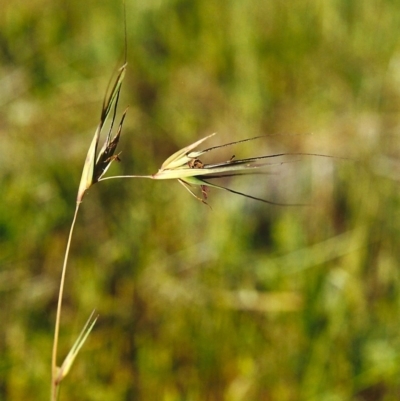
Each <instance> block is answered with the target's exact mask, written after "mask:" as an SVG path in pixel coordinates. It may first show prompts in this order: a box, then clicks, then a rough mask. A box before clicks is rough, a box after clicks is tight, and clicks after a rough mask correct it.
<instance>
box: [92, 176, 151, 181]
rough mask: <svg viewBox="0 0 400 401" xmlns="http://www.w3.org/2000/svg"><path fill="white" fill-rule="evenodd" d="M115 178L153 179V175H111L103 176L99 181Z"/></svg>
mask: <svg viewBox="0 0 400 401" xmlns="http://www.w3.org/2000/svg"><path fill="white" fill-rule="evenodd" d="M115 178H150V179H154V176H152V175H113V176H111V177H104V178H100V179H99V182H100V181H105V180H114V179H115Z"/></svg>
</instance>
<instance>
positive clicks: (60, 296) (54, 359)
mask: <svg viewBox="0 0 400 401" xmlns="http://www.w3.org/2000/svg"><path fill="white" fill-rule="evenodd" d="M80 204H81V202H77V203H76V208H75V213H74V217H73V219H72V223H71V228H70V230H69V235H68V241H67V247H66V249H65V255H64V263H63V267H62V272H61V281H60V288H59V291H58V301H57V315H56V322H55V328H54V340H53V353H52V358H51V395H50V400H51V401H56V399H57V393H58V388H59V387H58V385H59V381H58V380H57V376H58V367H57V350H58V338H59V332H60V321H61V308H62V300H63V294H64V284H65V274H66V271H67V263H68V256H69V250H70V247H71V242H72V234H73V231H74V227H75V222H76V217H77V215H78V210H79V206H80Z"/></svg>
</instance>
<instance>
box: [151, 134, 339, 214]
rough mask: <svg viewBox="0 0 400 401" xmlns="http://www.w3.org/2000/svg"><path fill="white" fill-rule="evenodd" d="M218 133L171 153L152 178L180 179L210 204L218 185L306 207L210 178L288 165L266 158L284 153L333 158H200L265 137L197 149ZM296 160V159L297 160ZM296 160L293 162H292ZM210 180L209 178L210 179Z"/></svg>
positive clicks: (224, 188) (237, 193) (221, 187)
mask: <svg viewBox="0 0 400 401" xmlns="http://www.w3.org/2000/svg"><path fill="white" fill-rule="evenodd" d="M213 135H215V134H211V135H209V136H207V137H205V138H202V139H200V140H199V141H197V142H194V143H192V144H191V145H189V146H186V147H185V148H183V149H181V150H179V151H178V152H176V153H174V154H173V155H172V156H170V157H169V158H168V159H167V160H165V162H164V163H163V164H162V166H161V168H160V169H159V170H158V172H157V173H156V174H154V175H153V176H151V178H153V179H155V180H168V179H177V180H178V181H179V182H180V183H181V184H182V185H183V186H184V187H185V188H186V189H187V190H188V191H189V192H190V193H191V194H192V195H193V196H194V197H195V198H196V199H198V200H200V201H201V202H203V203H205V204H207V202H206V200H207V197H208V188H209V187H212V188H217V189H222V190H225V191H228V192H231V193H234V194H236V195H241V196H245V197H247V198H250V199H254V200H258V201H261V202H265V203H269V204H272V205H279V206H304V204H302V205H300V204H282V203H277V202H272V201H269V200H266V199H262V198H257V197H255V196H251V195H248V194H244V193H242V192H238V191H235V190H233V189H230V188H227V187H223V186H220V185H216V184H214V183H210V182H209V180H211V179H216V178H222V177H232V176H236V175H243V174H255V173H256V171H255V170H257V169H260V168H262V167H266V166H271V165H277V164H284V163H288V162H287V161H280V162H267V161H265V160H266V159H271V158H276V157H281V156H288V155H291V156H304V155H309V156H322V157H332V156H327V155H320V154H313V153H279V154H272V155H266V156H257V157H250V158H246V159H236V158H235V156H232V157H231V158H230V159H229V160H226V161H223V162H220V163H214V164H205V163H203V162H202V161H201V160H200V159H199V156H201V155H203V154H205V153H208V152H211V151H213V150H215V149H219V148H223V147H226V146H231V145H236V144H238V143H242V142H247V141H252V140H255V139H258V138H262V137H261V136H258V137H254V138H247V139H243V140H241V141H235V142H229V143H226V144H223V145H218V146H213V147H210V148H207V149H204V150H199V151H194V149H195V148H196V147H197V146H199V145H200V144H201V143H202V142H204V141H205V140H207V139H208V138H210V137H212V136H213ZM295 161H296V160H295ZM292 162H293V161H292ZM206 179H207V180H206ZM192 185H197V186H200V188H201V192H202V198H200V197H198V196H197V195H195V194H194V193H193V191H192V190H191V188H190V187H191V186H192Z"/></svg>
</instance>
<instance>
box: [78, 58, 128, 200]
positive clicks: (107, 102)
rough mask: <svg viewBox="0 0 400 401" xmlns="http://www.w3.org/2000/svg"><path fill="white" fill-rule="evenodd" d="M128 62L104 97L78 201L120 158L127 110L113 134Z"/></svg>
mask: <svg viewBox="0 0 400 401" xmlns="http://www.w3.org/2000/svg"><path fill="white" fill-rule="evenodd" d="M125 70H126V64H124V65H123V66H122V67H121V68H120V69H119V73H118V76H117V78H116V80H115V82H114V85H113V87H112V89H111V91H110V95H109V96H108V97H106V98H105V99H104V103H103V107H102V110H101V115H100V122H99V125H98V126H97V128H96V131H95V133H94V136H93V139H92V142H91V144H90V147H89V150H88V153H87V156H86V160H85V164H84V166H83V171H82V177H81V181H80V184H79V190H78V195H77V202H78V203H80V202H82V199H83V196H84V195H85V193H86V191H87V190H88V189H89V188H90V187H91V186H92V185H93V184H95V183H96V182H98V181H99V180H100V179H101V177H102V176H103V175H104V174H105V172H106V171H107V170H108V168H109V167H110V165H111V163H112V162H113V161H114V160H119V157H118V155H115V154H114V153H115V150H116V148H117V145H118V142H119V139H120V135H121V130H122V125H123V123H124V119H125V115H126V111H127V110H125V111H124V113H123V115H122V117H121V121H120V123H119V125H118V129H117V132H116V133H115V135H114V136H112V131H113V128H114V122H115V118H116V114H117V108H118V101H119V95H120V91H121V86H122V81H123V79H124V76H125ZM110 114H112V117H111V124H110V128H109V130H108V133H107V136H106V139H105V141H104V144H103V147H102V148H101V150H100V152H98V153H97V148H98V144H99V139H100V135H101V132H102V129H103V127H104V124H105V122H106V121H107V119H108V117H109V115H110Z"/></svg>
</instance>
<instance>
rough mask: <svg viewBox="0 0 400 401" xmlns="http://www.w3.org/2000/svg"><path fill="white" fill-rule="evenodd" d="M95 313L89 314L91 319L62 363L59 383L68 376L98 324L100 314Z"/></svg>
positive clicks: (57, 380)
mask: <svg viewBox="0 0 400 401" xmlns="http://www.w3.org/2000/svg"><path fill="white" fill-rule="evenodd" d="M94 313H95V311H93V312H92V313H91V315H90V316H89V319H88V320H87V322H86V324H85V326H84V327H83V329H82V331H81V332H80V334H79V336H78V338H77V340H76V341H75V343H74V345H73V346H72V348H71V350H70V351H69V352H68V355H67V356H66V357H65V359H64V362H63V363H62V365H61V367H60V368H59V370H58V375H57V378H56V382H57V384H59V383H60V382H61V381H62V380H63V379H64V378H65V377H66V376H67V374H68V372H69V371H70V369H71V367H72V364H73V363H74V361H75V358H76V357H77V355H78V353H79V351H80V349H81V348H82V346H83V344H84V343H85V341H86V339H87V337H88V335H89V333H90V332H91V331H92V329H93V327H94V325H95V324H96V321H97V318H98V316H96V317H94Z"/></svg>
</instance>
